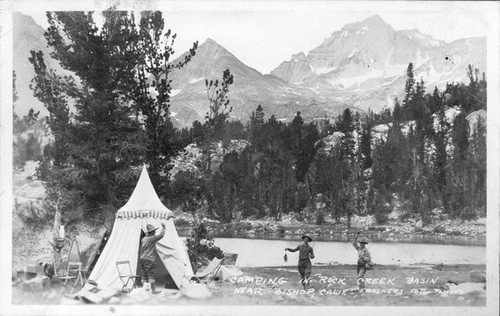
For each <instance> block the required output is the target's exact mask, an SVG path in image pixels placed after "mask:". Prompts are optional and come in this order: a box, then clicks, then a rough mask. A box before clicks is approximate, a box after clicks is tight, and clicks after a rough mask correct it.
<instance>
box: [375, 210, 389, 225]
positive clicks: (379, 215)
mask: <svg viewBox="0 0 500 316" xmlns="http://www.w3.org/2000/svg"><path fill="white" fill-rule="evenodd" d="M375 220H376V221H377V224H385V223H387V222H388V221H389V216H388V215H387V213H383V212H376V213H375Z"/></svg>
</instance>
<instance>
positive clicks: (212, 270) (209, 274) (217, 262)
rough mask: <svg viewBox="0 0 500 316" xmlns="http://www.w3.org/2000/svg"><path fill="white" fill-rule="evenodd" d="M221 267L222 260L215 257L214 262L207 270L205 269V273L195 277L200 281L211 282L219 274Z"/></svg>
mask: <svg viewBox="0 0 500 316" xmlns="http://www.w3.org/2000/svg"><path fill="white" fill-rule="evenodd" d="M221 265H222V259H218V258H217V257H215V258H213V259H212V261H210V263H209V264H208V266H207V267H206V268H205V269H203V271H200V272H198V273H196V274H195V275H194V276H195V277H197V278H198V279H200V280H204V281H206V282H209V281H211V280H213V279H214V278H215V277H216V276H217V273H218V272H219V269H220V267H221Z"/></svg>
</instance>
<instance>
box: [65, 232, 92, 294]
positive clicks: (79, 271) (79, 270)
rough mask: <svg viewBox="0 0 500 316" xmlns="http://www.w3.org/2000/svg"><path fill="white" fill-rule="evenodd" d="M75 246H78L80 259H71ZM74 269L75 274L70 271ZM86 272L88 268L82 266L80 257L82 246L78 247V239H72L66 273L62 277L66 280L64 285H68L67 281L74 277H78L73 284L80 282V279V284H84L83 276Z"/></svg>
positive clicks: (77, 250)
mask: <svg viewBox="0 0 500 316" xmlns="http://www.w3.org/2000/svg"><path fill="white" fill-rule="evenodd" d="M73 246H76V253H77V256H78V257H77V260H78V261H70V257H71V251H72V250H73ZM72 270H73V271H74V272H75V273H74V274H73V275H71V273H70V272H71V271H72ZM86 272H87V269H86V268H83V267H82V262H81V259H80V248H79V247H78V243H77V242H76V240H74V239H72V240H71V246H70V247H69V251H68V259H67V261H66V273H65V275H64V276H62V277H60V279H62V280H64V284H63V286H66V283H68V281H69V280H72V279H76V280H75V283H74V284H73V287H75V286H76V285H77V284H78V281H80V285H81V286H83V278H84V275H85V273H86ZM63 289H64V288H63Z"/></svg>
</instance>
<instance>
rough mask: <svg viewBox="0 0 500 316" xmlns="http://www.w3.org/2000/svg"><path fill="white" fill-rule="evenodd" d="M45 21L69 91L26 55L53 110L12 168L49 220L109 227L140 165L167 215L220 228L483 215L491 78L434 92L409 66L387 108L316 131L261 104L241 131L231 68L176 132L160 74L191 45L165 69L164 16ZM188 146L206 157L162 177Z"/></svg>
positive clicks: (22, 121) (17, 146)
mask: <svg viewBox="0 0 500 316" xmlns="http://www.w3.org/2000/svg"><path fill="white" fill-rule="evenodd" d="M48 18H49V23H50V27H49V29H48V30H47V32H46V33H45V36H46V38H47V42H48V45H49V46H50V47H51V48H52V49H53V53H52V54H51V57H52V58H55V59H56V60H58V61H60V63H61V65H62V66H63V67H64V68H65V69H67V70H69V71H71V72H73V73H75V74H76V75H77V76H78V78H79V79H78V82H77V81H76V80H75V79H73V78H71V77H62V76H59V75H58V74H57V73H55V72H54V71H52V70H50V69H47V67H46V65H45V62H44V58H45V56H43V54H42V53H41V52H35V51H32V52H31V56H32V57H31V58H30V62H31V63H32V65H33V67H34V69H35V73H36V76H35V78H34V79H33V83H32V89H33V91H34V94H35V96H36V97H37V98H38V99H39V100H40V101H41V102H42V103H43V104H44V105H45V107H46V109H47V110H48V112H49V115H48V117H46V118H43V119H40V118H38V114H37V113H34V111H30V113H29V114H28V115H26V116H24V117H18V116H16V115H15V116H14V163H15V164H16V165H17V166H18V167H22V166H23V165H24V162H25V161H27V160H39V161H40V162H41V163H40V166H39V168H38V171H37V173H38V177H39V179H41V180H43V181H44V183H45V185H46V188H47V192H48V194H49V196H48V199H47V205H46V207H47V208H48V209H49V210H51V211H50V212H49V213H48V214H54V210H55V209H56V208H57V209H59V210H60V211H61V212H62V215H63V217H64V218H65V220H66V221H71V220H76V219H81V218H85V217H87V216H96V215H97V216H102V218H104V220H105V222H106V223H107V225H106V226H107V227H111V226H108V225H109V224H110V223H111V222H112V221H113V218H114V212H116V210H117V209H118V208H119V207H120V206H121V205H123V204H124V203H125V201H126V200H127V198H128V197H129V196H130V194H131V192H132V190H133V187H134V185H135V183H136V181H137V177H138V168H134V167H138V166H141V165H142V164H143V163H146V164H148V165H149V172H150V175H151V179H152V181H153V184H154V185H155V188H156V189H157V192H158V195H159V196H160V197H161V198H162V199H163V200H164V202H165V204H166V205H167V206H169V207H170V208H173V207H179V208H181V209H182V210H183V211H185V212H189V213H192V214H193V215H196V214H198V213H203V215H204V216H206V217H208V218H212V219H217V220H220V221H221V222H230V221H232V220H234V219H235V218H240V217H243V218H245V217H249V216H255V217H257V218H260V217H264V216H267V217H274V218H276V219H278V220H279V219H281V217H282V216H283V215H285V214H289V213H291V212H294V213H295V214H296V215H297V217H299V218H311V217H312V218H313V220H314V221H315V222H316V223H317V224H322V223H323V222H324V218H325V216H326V215H327V214H330V215H331V216H332V218H335V219H338V220H340V218H347V220H348V223H350V219H351V217H352V216H353V215H354V214H358V215H368V214H373V215H374V216H375V218H376V220H377V222H378V223H385V222H386V221H387V220H388V214H389V213H390V212H391V211H393V210H394V209H396V208H397V209H400V210H401V211H403V214H404V216H413V215H420V216H421V218H422V220H423V223H424V224H426V223H429V222H430V211H431V210H432V209H434V208H438V207H439V208H442V209H443V211H444V212H445V213H446V214H449V216H450V217H452V218H462V219H472V218H475V217H477V216H485V215H486V126H485V125H484V124H483V121H482V120H481V119H479V118H478V117H479V116H480V115H481V111H482V110H484V111H485V110H486V103H487V100H486V79H485V76H484V74H482V75H480V73H479V70H477V69H474V68H473V66H469V68H468V69H464V72H465V71H467V74H468V77H469V83H468V84H463V83H448V84H447V85H446V88H445V89H444V90H443V91H439V90H438V89H437V88H436V89H434V90H433V91H432V92H431V93H429V92H426V91H425V85H424V82H423V81H422V80H420V81H418V80H417V79H416V78H414V75H413V65H412V64H409V66H408V69H407V81H406V85H405V91H404V97H403V99H402V100H398V99H396V100H394V105H393V107H391V109H389V108H387V109H385V110H383V111H382V112H381V113H373V112H369V113H359V112H353V111H352V110H350V109H348V108H346V109H345V110H344V111H343V112H342V114H340V115H339V116H338V117H337V118H335V119H328V118H325V120H323V121H315V122H306V121H304V120H303V118H302V117H301V113H297V115H296V116H295V117H294V119H293V121H291V122H290V123H285V122H282V121H279V120H278V119H277V118H276V117H274V116H271V117H267V116H266V113H265V112H264V110H263V108H262V106H260V105H259V106H258V107H257V108H256V109H255V110H254V111H253V113H252V115H251V117H250V118H249V119H248V120H247V121H245V123H242V122H241V121H234V120H229V117H230V113H231V111H232V108H231V103H230V90H231V85H232V83H233V81H234V80H235V79H234V78H233V76H232V75H231V73H230V70H226V71H224V73H223V74H222V77H221V78H220V79H218V80H206V88H207V95H208V99H207V115H206V118H205V121H203V122H198V121H196V122H194V123H193V124H192V126H191V127H190V128H183V129H179V128H176V127H175V126H174V124H173V123H172V121H171V117H170V113H169V95H170V93H171V87H170V81H169V79H168V78H169V77H168V75H169V73H170V72H171V71H172V69H174V68H179V69H180V68H182V67H183V66H184V65H185V64H186V63H189V61H190V58H191V57H192V56H194V55H195V54H196V49H197V42H196V43H193V47H192V49H191V50H190V53H189V54H187V56H186V57H185V60H184V61H183V62H182V63H179V64H172V63H171V62H170V56H171V54H172V53H173V48H172V47H173V42H174V39H175V34H173V33H172V32H171V31H170V30H167V31H166V32H165V30H164V21H163V17H162V15H161V13H159V12H148V13H144V14H142V15H141V17H140V18H139V19H138V21H136V19H135V17H134V16H133V15H131V14H129V13H128V12H118V11H117V12H111V11H109V12H105V13H104V18H105V19H104V25H103V27H102V28H101V29H98V28H97V27H96V26H95V23H94V20H93V18H92V15H91V14H90V13H84V12H55V13H48ZM136 23H138V24H136ZM82 25H84V26H86V27H82ZM164 33H165V36H163V35H162V34H164ZM181 71H182V70H181ZM14 78H15V76H14ZM14 87H15V85H14ZM152 90H153V91H154V92H155V93H151V91H152ZM15 94H16V92H15V89H14V100H16V96H15ZM70 104H72V106H73V107H74V113H70V110H69V108H70ZM264 106H266V105H265V104H264ZM450 113H455V114H456V115H453V116H452V115H450ZM40 120H43V121H44V124H47V125H48V127H49V128H50V131H51V133H52V136H53V139H52V141H51V142H50V143H49V144H48V145H46V146H44V147H43V148H42V146H41V144H40V143H37V142H38V141H37V139H36V138H35V137H33V136H30V133H29V131H30V129H32V127H33V126H34V125H35V124H39V122H40ZM20 135H24V136H23V137H21V136H20ZM26 135H27V136H26ZM231 140H244V141H246V143H247V146H246V147H245V148H244V149H243V150H240V151H229V150H226V151H224V155H223V157H222V162H221V163H220V164H218V165H216V166H214V164H213V160H214V156H215V155H216V152H217V150H216V149H217V148H218V147H222V148H229V144H230V143H231ZM192 143H195V144H196V145H197V147H198V148H199V149H200V150H201V152H202V157H203V158H202V159H201V160H199V161H195V162H194V164H195V165H196V168H194V169H185V170H181V171H179V172H177V173H176V175H175V177H170V176H169V171H170V170H171V168H172V164H171V161H172V159H174V158H175V157H176V156H177V155H178V154H179V153H181V152H182V151H183V150H184V148H185V147H186V146H187V145H189V144H192ZM317 205H323V206H322V207H321V208H320V209H318V208H317V207H316V206H317ZM47 220H48V219H47ZM348 225H349V224H348Z"/></svg>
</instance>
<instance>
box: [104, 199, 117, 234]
mask: <svg viewBox="0 0 500 316" xmlns="http://www.w3.org/2000/svg"><path fill="white" fill-rule="evenodd" d="M103 212H104V227H106V230H107V231H108V233H111V230H113V225H114V223H115V212H114V208H113V206H111V205H105V206H103Z"/></svg>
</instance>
